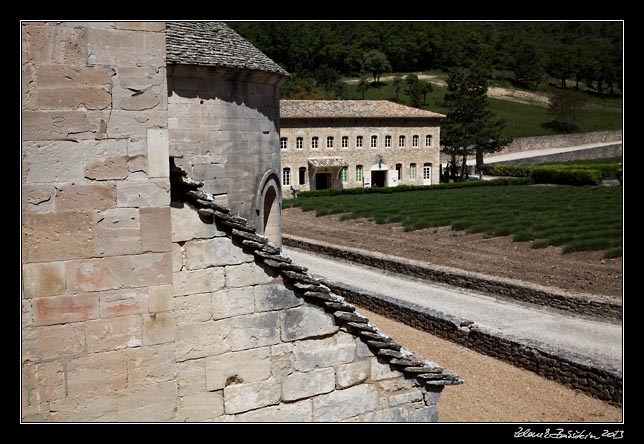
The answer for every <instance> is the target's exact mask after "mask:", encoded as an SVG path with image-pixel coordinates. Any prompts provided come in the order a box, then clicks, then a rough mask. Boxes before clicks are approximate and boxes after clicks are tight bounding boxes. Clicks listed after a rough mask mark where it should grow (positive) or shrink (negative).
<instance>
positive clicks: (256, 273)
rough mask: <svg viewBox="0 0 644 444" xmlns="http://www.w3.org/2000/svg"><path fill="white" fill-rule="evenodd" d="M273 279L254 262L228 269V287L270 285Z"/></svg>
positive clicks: (228, 267)
mask: <svg viewBox="0 0 644 444" xmlns="http://www.w3.org/2000/svg"><path fill="white" fill-rule="evenodd" d="M272 281H273V277H272V276H270V275H269V274H267V273H266V272H265V271H264V270H263V269H262V268H261V267H260V266H259V265H257V264H255V263H254V262H251V263H246V264H241V265H230V266H227V267H226V287H246V286H248V285H260V284H268V283H270V282H272Z"/></svg>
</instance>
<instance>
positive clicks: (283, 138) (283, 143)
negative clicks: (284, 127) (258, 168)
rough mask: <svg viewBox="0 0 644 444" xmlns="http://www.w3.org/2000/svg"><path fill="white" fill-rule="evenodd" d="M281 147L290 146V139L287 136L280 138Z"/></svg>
mask: <svg viewBox="0 0 644 444" xmlns="http://www.w3.org/2000/svg"><path fill="white" fill-rule="evenodd" d="M280 148H281V149H283V150H285V149H287V148H288V139H287V138H286V137H282V138H281V139H280Z"/></svg>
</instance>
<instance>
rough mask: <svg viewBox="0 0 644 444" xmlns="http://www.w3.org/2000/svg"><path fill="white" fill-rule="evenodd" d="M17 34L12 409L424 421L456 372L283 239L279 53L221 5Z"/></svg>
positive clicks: (39, 417) (98, 415)
mask: <svg viewBox="0 0 644 444" xmlns="http://www.w3.org/2000/svg"><path fill="white" fill-rule="evenodd" d="M21 32H22V80H23V83H22V146H21V153H22V188H21V197H22V208H21V209H22V211H21V216H22V233H21V234H22V261H21V282H22V289H21V301H22V313H21V316H22V317H21V319H22V352H21V365H22V377H21V387H22V396H21V400H22V411H21V418H22V420H23V421H68V422H71V421H104V422H105V421H107V422H114V421H127V422H134V421H345V420H346V421H435V420H436V415H437V407H436V402H437V400H438V399H439V396H440V393H441V390H442V389H443V387H444V386H445V385H450V384H455V383H459V382H460V380H459V378H458V377H457V376H456V375H453V374H452V373H450V372H448V371H445V370H443V369H441V368H440V367H438V366H437V365H435V364H433V363H431V362H430V361H427V360H425V359H424V358H422V357H419V356H417V355H415V354H414V353H412V352H410V351H408V350H406V349H405V348H404V347H401V346H400V345H399V344H396V343H395V342H394V341H393V340H392V339H391V338H389V337H388V336H387V335H385V334H384V333H382V332H381V331H380V330H378V329H377V328H376V327H375V326H373V325H372V324H370V323H369V322H368V320H367V319H366V318H364V317H363V316H361V315H359V314H358V313H357V312H355V309H354V307H352V306H351V305H349V304H348V303H346V302H345V301H344V299H343V298H341V297H339V296H337V295H335V294H333V293H332V292H331V291H330V290H329V289H328V287H326V286H325V285H324V284H323V283H321V282H320V281H318V280H317V279H315V278H313V277H312V276H311V275H309V274H308V273H307V272H306V270H305V269H304V268H303V267H299V266H297V265H296V264H293V263H292V261H291V260H290V259H289V258H286V257H284V256H283V255H282V254H281V252H280V248H279V240H280V202H281V194H282V193H281V188H280V180H279V177H278V174H279V171H280V168H279V96H278V90H279V85H280V84H281V83H282V82H283V81H284V80H285V79H286V77H287V75H288V74H287V73H286V72H284V70H282V69H281V68H280V67H279V66H278V65H276V64H275V63H273V62H272V61H271V60H270V59H268V58H267V57H265V56H264V55H263V54H262V53H261V52H259V51H258V50H257V49H255V48H254V47H253V46H252V45H250V44H249V43H248V42H246V41H245V40H244V39H242V38H241V37H240V36H239V35H237V34H236V33H235V32H233V31H232V30H231V29H230V28H228V27H227V26H226V25H224V24H222V23H209V22H198V23H191V22H184V23H167V24H166V23H162V22H147V23H138V22H137V23H133V22H98V23H91V22H23V23H22V24H21ZM264 234H265V235H266V236H264ZM269 240H272V241H273V242H270V241H269Z"/></svg>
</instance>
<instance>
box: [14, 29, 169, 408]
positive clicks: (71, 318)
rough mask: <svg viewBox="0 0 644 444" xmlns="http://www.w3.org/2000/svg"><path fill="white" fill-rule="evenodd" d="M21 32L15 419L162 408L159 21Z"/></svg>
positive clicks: (165, 213)
mask: <svg viewBox="0 0 644 444" xmlns="http://www.w3.org/2000/svg"><path fill="white" fill-rule="evenodd" d="M21 32H22V74H23V75H22V81H23V86H22V124H23V126H22V283H23V288H22V290H23V291H22V322H23V329H22V372H23V373H22V417H23V419H24V420H28V421H38V420H47V421H49V420H53V421H93V420H102V421H117V420H136V419H141V418H143V417H147V418H150V419H160V420H162V419H168V418H171V417H172V415H173V414H174V413H173V408H174V406H173V403H172V402H169V401H168V400H169V399H172V398H174V397H175V396H176V385H175V383H174V374H175V367H174V359H173V354H174V351H173V345H172V341H173V340H174V333H175V331H174V320H173V317H172V314H171V313H170V312H168V310H169V307H168V303H169V301H171V298H172V253H171V242H170V241H171V237H170V236H171V229H170V207H169V204H170V182H169V168H168V144H167V91H166V73H165V60H164V54H165V35H164V24H163V23H121V22H101V23H95V24H91V23H67V22H63V23H44V22H39V23H29V22H25V23H22V25H21ZM171 404H172V405H171ZM141 412H147V413H146V415H145V416H142V415H141Z"/></svg>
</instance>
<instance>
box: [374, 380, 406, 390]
mask: <svg viewBox="0 0 644 444" xmlns="http://www.w3.org/2000/svg"><path fill="white" fill-rule="evenodd" d="M378 386H380V388H381V389H382V390H384V391H386V392H396V391H399V390H405V389H410V388H413V387H414V383H413V382H412V381H411V380H409V379H405V378H393V379H382V380H380V381H378Z"/></svg>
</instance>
